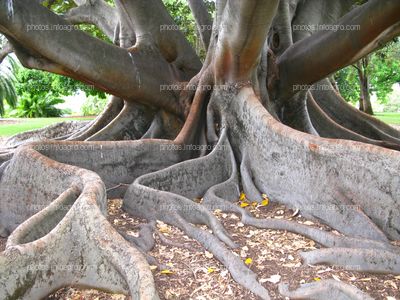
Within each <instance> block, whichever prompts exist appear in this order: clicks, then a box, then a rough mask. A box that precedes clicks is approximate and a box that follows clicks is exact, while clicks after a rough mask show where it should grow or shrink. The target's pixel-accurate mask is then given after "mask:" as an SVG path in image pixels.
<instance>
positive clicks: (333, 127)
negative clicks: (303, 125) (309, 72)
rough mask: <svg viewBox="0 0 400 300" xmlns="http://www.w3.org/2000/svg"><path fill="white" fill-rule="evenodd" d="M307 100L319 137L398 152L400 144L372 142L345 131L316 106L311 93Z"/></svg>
mask: <svg viewBox="0 0 400 300" xmlns="http://www.w3.org/2000/svg"><path fill="white" fill-rule="evenodd" d="M307 100H308V101H307V105H308V111H309V114H310V118H311V120H312V123H313V125H314V127H315V129H316V130H317V132H318V134H319V136H321V137H325V138H336V139H347V140H352V141H357V142H363V143H367V144H371V145H376V146H381V147H385V148H389V149H394V150H400V143H395V142H393V141H391V142H388V141H381V140H374V139H371V138H368V137H365V136H363V135H361V134H358V133H356V132H354V131H351V130H350V129H347V128H345V127H343V126H341V125H340V124H338V123H336V122H335V121H333V120H332V119H331V118H330V117H329V116H328V115H327V114H326V113H325V112H324V111H323V110H322V109H321V108H320V107H319V106H318V104H317V103H316V102H315V99H314V98H313V96H312V95H311V93H309V95H308V99H307Z"/></svg>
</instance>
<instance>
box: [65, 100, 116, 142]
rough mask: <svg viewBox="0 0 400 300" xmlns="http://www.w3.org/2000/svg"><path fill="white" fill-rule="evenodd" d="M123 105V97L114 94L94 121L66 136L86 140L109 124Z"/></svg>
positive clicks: (73, 139)
mask: <svg viewBox="0 0 400 300" xmlns="http://www.w3.org/2000/svg"><path fill="white" fill-rule="evenodd" d="M123 107H124V101H123V100H122V99H121V98H118V97H114V96H112V97H111V99H110V101H109V102H108V103H107V106H106V107H105V108H104V111H103V112H102V113H101V114H100V115H99V116H98V117H97V118H96V119H95V120H94V121H93V122H91V123H90V124H88V125H87V126H85V127H84V128H82V130H79V131H77V132H75V133H73V134H72V135H71V136H69V137H66V138H67V139H69V140H71V141H84V140H86V139H87V138H89V137H90V136H92V135H93V134H95V133H96V132H98V131H100V130H101V129H103V128H104V127H105V126H107V124H109V123H110V122H111V121H112V120H113V119H114V118H115V117H116V116H117V115H118V114H119V113H120V112H121V110H122V108H123Z"/></svg>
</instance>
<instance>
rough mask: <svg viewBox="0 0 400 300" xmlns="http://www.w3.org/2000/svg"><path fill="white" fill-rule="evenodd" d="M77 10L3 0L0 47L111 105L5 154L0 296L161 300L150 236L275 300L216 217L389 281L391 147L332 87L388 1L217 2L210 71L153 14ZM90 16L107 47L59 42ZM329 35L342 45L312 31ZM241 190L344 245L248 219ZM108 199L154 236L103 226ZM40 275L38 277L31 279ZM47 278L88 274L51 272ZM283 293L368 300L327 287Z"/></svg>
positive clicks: (395, 4)
mask: <svg viewBox="0 0 400 300" xmlns="http://www.w3.org/2000/svg"><path fill="white" fill-rule="evenodd" d="M76 3H77V4H79V5H78V6H77V7H74V8H72V9H73V11H72V9H71V13H70V11H69V12H68V13H66V14H65V15H64V16H60V15H57V14H54V13H53V12H52V11H50V10H49V9H48V8H47V7H44V6H42V5H40V4H38V3H37V2H36V1H35V2H33V1H30V0H29V1H28V0H20V1H11V0H0V31H1V32H2V33H4V34H5V35H6V36H7V38H8V40H9V41H10V43H11V44H12V46H13V48H14V51H15V53H16V55H17V57H18V58H19V60H20V61H21V63H22V64H24V65H25V66H26V67H29V68H35V69H40V70H45V71H49V72H52V73H56V74H61V75H65V76H68V77H71V78H74V79H77V80H80V81H82V82H85V83H87V84H89V85H94V86H96V87H97V88H99V89H100V90H102V91H105V92H107V93H110V94H112V95H114V97H113V98H112V100H111V101H110V103H109V104H108V105H107V107H106V109H105V111H104V112H103V113H102V114H101V115H100V116H98V118H97V119H96V120H94V121H93V122H91V123H90V124H88V125H87V126H85V127H84V128H81V129H80V130H78V132H76V133H72V134H68V135H63V136H56V138H57V139H56V140H55V141H39V142H37V143H31V144H28V145H24V146H22V147H20V148H18V149H17V150H13V149H9V150H6V151H4V152H3V153H2V156H1V159H2V160H3V161H4V164H2V165H1V167H0V174H1V178H0V180H1V181H0V193H1V195H2V198H1V200H0V201H1V202H0V205H1V210H0V225H1V226H0V233H2V235H3V236H8V235H9V237H8V243H7V249H6V250H5V251H4V252H3V253H1V254H0V276H1V278H3V280H1V282H3V283H4V284H3V287H4V288H3V289H2V290H0V295H1V297H2V298H13V297H14V298H15V297H17V296H23V297H26V298H40V297H44V296H46V295H47V294H48V293H49V292H50V291H53V290H54V289H57V288H58V287H61V286H65V285H68V284H70V282H71V281H73V282H74V283H75V284H77V285H83V286H92V287H97V288H99V289H104V290H110V291H115V292H123V293H126V294H130V295H131V296H132V298H135V299H157V298H158V295H157V292H156V289H155V286H154V281H153V277H152V274H151V271H150V268H149V266H148V264H147V262H146V259H147V260H148V261H150V262H151V261H152V258H151V257H149V255H148V254H147V253H148V252H149V250H150V249H151V248H152V247H153V246H154V241H153V238H152V234H151V233H152V230H153V229H154V222H155V221H156V220H160V221H163V222H165V223H168V224H170V225H173V226H176V227H178V228H179V229H181V230H182V231H183V232H184V233H185V234H186V235H187V236H188V237H191V238H193V239H195V240H197V241H198V242H199V243H200V244H201V245H202V246H203V247H204V248H205V249H207V250H208V251H210V252H211V253H213V255H214V256H215V258H217V259H218V260H219V261H220V262H221V263H223V264H224V265H225V266H226V267H227V268H228V270H229V271H230V272H231V275H232V278H233V279H234V280H235V281H237V282H238V283H239V284H241V285H243V286H245V287H246V288H247V289H249V290H250V291H252V292H253V293H254V294H255V295H257V296H259V297H261V298H262V299H269V295H268V291H267V289H266V288H265V286H263V285H262V284H261V283H260V282H259V281H257V278H256V274H255V273H254V272H253V271H252V270H250V269H249V268H247V267H246V265H245V264H244V262H243V261H242V260H241V259H240V258H239V257H238V256H236V255H235V254H234V253H233V252H232V251H231V248H235V247H237V246H238V245H237V242H236V241H235V240H234V239H233V238H232V237H231V236H230V235H229V233H228V231H227V230H226V229H225V228H224V227H223V226H222V225H221V223H220V222H219V221H218V219H217V218H216V217H215V216H214V214H213V212H214V211H215V210H216V209H219V210H221V211H228V212H234V213H236V214H238V215H239V216H241V222H242V223H243V224H245V225H251V226H255V227H259V228H264V229H268V228H269V229H275V230H287V231H291V232H294V233H298V234H302V235H305V236H307V237H308V238H311V239H313V240H315V241H316V242H318V243H319V244H321V245H322V246H323V247H325V248H321V249H317V250H315V251H311V252H306V253H302V257H303V259H304V262H305V263H306V264H320V263H321V264H322V263H328V264H332V265H336V266H341V267H344V268H347V269H350V270H355V269H356V270H357V271H366V272H368V271H374V272H380V273H385V274H386V273H389V274H399V273H400V270H399V266H400V256H399V248H398V247H396V246H394V245H393V244H392V243H391V242H390V241H391V240H398V239H399V238H400V220H399V219H398V218H396V216H398V215H399V214H400V205H399V199H400V194H399V192H400V191H399V184H400V182H399V176H397V174H398V170H399V169H400V154H399V152H398V151H397V150H399V149H400V133H399V132H398V131H397V130H395V129H394V128H392V127H390V126H388V125H386V124H384V123H382V122H380V121H378V120H376V119H374V118H373V117H370V116H368V115H366V114H363V113H360V112H359V111H358V110H357V109H355V108H353V107H352V106H351V105H349V104H348V103H346V102H345V101H344V100H343V98H342V97H341V96H340V95H339V94H338V93H337V92H336V90H335V89H334V87H333V86H332V83H331V81H330V80H329V79H327V77H328V76H330V74H333V73H334V72H336V71H338V70H340V69H341V68H343V67H346V66H349V65H352V64H354V63H355V62H356V61H358V60H360V59H361V58H363V57H365V56H366V55H368V54H370V53H371V52H373V51H375V50H376V49H377V48H380V46H381V45H382V44H385V43H387V42H388V41H390V40H392V39H393V38H394V37H395V36H397V35H398V34H399V33H400V31H399V28H400V26H399V22H400V2H399V1H397V0H386V1H381V0H371V1H368V2H366V3H365V4H363V5H361V6H358V7H353V4H354V3H353V1H347V0H341V1H320V0H306V1H303V0H302V1H297V0H287V1H285V0H282V1H278V0H247V1H242V0H219V1H217V2H216V13H215V17H214V24H213V31H212V34H211V38H210V39H209V46H208V47H207V49H208V50H207V55H206V58H205V60H204V63H202V62H201V60H200V58H199V57H198V55H197V54H196V52H195V50H194V49H193V47H192V46H191V45H190V43H189V42H188V41H187V39H186V38H185V35H184V34H183V33H182V32H180V31H178V30H168V31H165V30H164V31H162V30H161V28H165V27H167V28H168V27H171V28H173V27H174V26H176V23H175V22H174V20H173V18H172V17H171V15H170V13H169V12H168V10H167V9H166V7H165V5H164V4H163V2H162V1H160V0H135V1H128V0H118V1H116V3H115V6H110V5H108V4H107V3H105V2H104V1H101V0H97V1H93V0H91V1H76ZM190 7H191V9H192V10H193V15H196V16H200V15H204V14H205V13H207V12H206V11H205V9H204V7H205V6H195V5H191V6H190ZM199 10H202V11H199ZM88 12H90V17H91V18H90V22H91V23H95V24H96V26H97V27H98V28H99V29H101V30H102V31H103V33H104V34H105V35H106V36H107V37H108V38H109V40H110V41H111V40H112V41H113V43H114V45H112V44H110V43H107V42H104V41H102V40H100V39H98V38H94V37H92V36H90V35H88V34H86V33H84V32H82V31H81V30H65V29H66V28H71V27H69V26H71V24H70V23H68V22H77V23H78V22H79V23H81V22H82V20H83V19H84V18H85V17H86V16H87V15H88ZM72 16H73V17H72ZM105 16H109V17H108V18H105ZM110 16H111V17H110ZM63 17H66V18H67V20H68V21H67V20H65V19H63ZM74 20H75V21H74ZM196 20H197V22H196V23H197V24H200V25H201V23H202V22H201V21H199V19H198V18H196ZM326 24H331V25H335V26H339V27H338V28H339V29H340V30H332V29H328V30H326V29H325V30H321V26H323V25H326ZM354 24H356V25H357V30H354V28H353V27H352V26H354ZM35 25H39V26H38V28H37V29H36V28H35ZM40 25H48V26H50V27H49V28H50V29H52V30H40ZM60 26H61V28H62V30H60ZM55 28H58V29H55ZM110 28H113V29H115V30H114V32H111V31H112V30H110ZM352 28H353V30H352ZM200 33H202V32H200ZM203 35H204V32H203ZM202 41H204V42H205V44H206V43H207V38H206V36H205V35H204V36H203V38H202ZM324 137H327V138H329V139H325V138H324ZM127 139H131V141H125V142H115V141H116V140H127ZM335 139H336V140H335ZM193 146H195V147H193ZM200 146H205V147H200ZM63 149H69V151H64V150H63ZM209 149H213V150H212V151H211V150H209ZM239 173H240V176H239ZM38 174H40V176H38ZM240 191H244V193H245V194H246V197H247V198H248V199H249V200H251V201H256V202H262V201H264V198H265V196H266V195H267V196H268V197H269V198H270V199H271V201H274V202H275V201H276V202H279V203H281V204H284V205H287V206H288V207H291V208H297V209H299V210H300V211H301V214H302V216H305V217H306V218H310V219H317V220H319V221H320V222H323V223H324V224H326V225H327V226H330V227H331V228H332V229H335V230H337V231H338V232H340V233H341V235H336V234H334V233H332V231H324V230H321V229H319V228H315V227H310V226H307V225H305V224H298V223H297V222H294V221H290V220H279V219H257V218H255V217H253V216H252V215H250V213H249V212H248V211H246V210H244V209H243V208H241V207H239V206H237V205H235V204H234V203H232V200H233V199H235V198H236V199H237V198H239V195H240ZM107 197H123V198H124V202H123V209H124V210H125V212H126V213H129V214H130V215H132V216H134V217H137V218H140V219H146V220H148V221H149V223H148V224H143V225H142V227H141V228H142V231H141V233H140V236H139V237H137V238H134V239H130V241H131V243H129V242H128V241H127V240H125V239H124V238H123V237H122V236H121V235H120V234H119V233H118V232H116V231H115V229H114V228H113V227H112V226H111V224H109V223H108V222H107V220H106V219H105V217H104V215H105V214H106V207H107ZM196 198H202V201H201V202H200V203H199V202H197V201H193V199H196ZM55 199H56V200H55ZM53 201H54V202H53ZM26 203H30V204H34V205H39V206H40V207H45V209H43V210H40V212H37V211H34V209H32V207H31V206H29V205H25V204H26ZM60 205H61V206H62V207H64V208H65V207H67V208H68V209H67V210H66V209H63V210H62V211H61V210H60V209H58V207H59V206H60ZM66 211H67V212H66ZM32 216H33V217H32ZM199 224H202V225H206V226H207V228H208V229H209V230H205V229H203V228H201V227H198V226H195V225H199ZM66 252H67V253H68V255H66ZM33 262H34V263H35V264H40V266H41V268H40V270H30V269H29V266H31V265H32V263H33ZM55 264H57V265H71V264H73V265H79V266H83V267H82V268H79V269H78V270H76V269H72V270H71V269H68V270H57V271H54V265H55ZM6 278H7V280H6ZM280 292H281V294H282V295H283V296H286V297H292V296H293V297H298V298H301V297H305V295H307V297H311V298H317V299H329V298H333V297H334V296H332V295H335V297H336V298H339V299H340V298H344V297H348V298H349V297H350V298H353V299H359V298H360V297H361V298H367V297H368V296H366V295H365V294H364V293H362V292H361V291H359V290H357V289H356V288H354V287H350V286H348V285H346V284H344V283H337V282H332V281H327V282H324V281H320V282H318V283H315V284H313V285H312V286H304V287H302V288H300V289H299V290H298V291H295V292H293V293H292V292H290V291H288V290H287V289H285V287H284V286H281V289H280Z"/></svg>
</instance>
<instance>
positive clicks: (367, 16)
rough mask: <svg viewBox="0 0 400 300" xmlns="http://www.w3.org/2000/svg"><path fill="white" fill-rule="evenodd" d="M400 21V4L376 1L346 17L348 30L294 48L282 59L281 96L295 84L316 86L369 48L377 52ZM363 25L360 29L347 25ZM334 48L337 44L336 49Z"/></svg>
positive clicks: (323, 33) (344, 22)
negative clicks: (382, 40)
mask: <svg viewBox="0 0 400 300" xmlns="http://www.w3.org/2000/svg"><path fill="white" fill-rule="evenodd" d="M399 20H400V2H399V1H397V0H387V1H380V0H373V1H368V2H367V3H366V4H364V5H363V6H361V7H359V8H356V9H354V10H353V11H351V12H350V13H348V14H347V15H345V16H344V17H343V18H342V19H341V20H340V21H339V25H341V26H343V28H344V29H347V30H330V31H319V32H317V33H315V34H314V35H312V36H311V37H309V38H306V39H303V40H301V41H299V42H298V43H296V44H294V45H293V46H292V47H290V48H289V49H288V50H287V51H285V53H284V54H283V55H282V56H281V57H280V58H279V59H278V66H279V72H280V79H281V81H280V83H279V86H280V91H281V94H280V97H283V98H287V97H288V95H289V94H291V93H293V89H292V87H293V86H295V85H299V84H300V85H302V84H312V83H315V82H316V81H318V80H320V79H322V78H324V77H326V76H328V75H329V74H331V73H333V72H334V71H336V70H339V69H341V68H343V67H345V66H347V65H349V64H351V63H353V62H354V61H355V60H357V59H358V58H359V57H360V54H363V55H365V54H366V53H365V49H368V51H372V50H374V48H373V47H371V45H374V43H376V41H377V40H379V39H382V35H384V36H386V38H387V31H388V30H390V32H392V34H393V26H395V25H396V24H397V23H398V22H399ZM353 25H359V30H354V29H355V28H354V27H353V28H352V29H353V30H349V29H351V28H350V27H347V26H353ZM332 45H335V46H334V47H332Z"/></svg>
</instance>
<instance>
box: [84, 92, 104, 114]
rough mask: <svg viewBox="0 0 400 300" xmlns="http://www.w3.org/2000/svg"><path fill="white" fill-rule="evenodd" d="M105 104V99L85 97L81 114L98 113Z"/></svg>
mask: <svg viewBox="0 0 400 300" xmlns="http://www.w3.org/2000/svg"><path fill="white" fill-rule="evenodd" d="M106 105H107V99H105V98H104V99H102V98H96V97H93V96H92V97H87V98H86V101H85V102H84V103H83V105H82V108H81V110H82V114H83V115H84V116H96V115H98V114H100V113H101V112H102V111H103V110H104V108H105V106H106Z"/></svg>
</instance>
